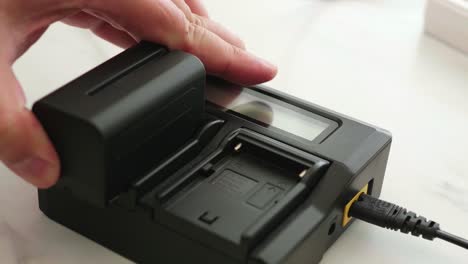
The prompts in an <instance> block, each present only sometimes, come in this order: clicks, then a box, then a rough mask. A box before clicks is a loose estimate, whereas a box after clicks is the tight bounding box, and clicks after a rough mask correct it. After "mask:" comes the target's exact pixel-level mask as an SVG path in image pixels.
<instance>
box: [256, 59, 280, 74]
mask: <svg viewBox="0 0 468 264" xmlns="http://www.w3.org/2000/svg"><path fill="white" fill-rule="evenodd" d="M257 58H258V59H259V61H260V62H261V63H262V64H263V65H264V66H265V67H267V68H270V69H274V70H275V71H276V69H277V67H276V65H275V64H273V63H271V62H269V61H267V60H265V59H263V58H260V57H257Z"/></svg>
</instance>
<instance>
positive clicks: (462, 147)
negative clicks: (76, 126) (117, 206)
mask: <svg viewBox="0 0 468 264" xmlns="http://www.w3.org/2000/svg"><path fill="white" fill-rule="evenodd" d="M206 4H207V6H208V9H209V11H210V12H211V15H212V17H213V18H215V19H216V20H218V21H220V22H222V23H223V24H225V25H226V26H227V27H229V28H231V29H232V30H234V31H236V32H237V33H238V34H239V35H240V36H241V37H243V38H244V40H245V41H246V43H247V47H248V48H249V49H250V50H252V51H254V52H256V53H257V54H259V55H261V56H264V57H266V58H268V59H270V60H271V61H273V62H275V63H276V64H278V65H279V69H280V70H279V75H278V77H277V78H276V79H275V80H273V81H272V82H270V83H269V84H268V85H270V86H272V87H275V88H276V89H281V90H283V91H286V92H288V93H290V94H292V95H295V96H298V97H301V98H305V99H307V100H310V101H312V102H314V103H317V104H319V105H322V106H325V107H328V108H331V109H333V110H336V111H338V112H341V113H344V114H346V115H349V116H352V117H355V118H358V119H361V120H363V121H366V122H368V123H371V124H375V125H378V126H380V127H383V128H385V129H388V130H390V131H391V132H392V133H393V136H394V140H393V145H392V151H391V155H390V160H389V164H388V170H387V173H386V179H385V184H384V190H383V193H382V197H383V198H384V199H387V200H390V201H394V202H396V203H399V204H401V205H405V206H406V207H408V208H410V209H413V210H415V211H416V212H419V213H421V214H423V215H425V216H427V217H429V218H432V219H434V220H436V221H438V222H440V223H441V225H442V227H444V228H446V229H447V230H448V231H453V232H454V233H456V234H459V235H462V236H464V237H468V224H467V222H468V155H467V150H468V118H467V117H468V56H465V55H463V54H461V53H459V52H457V51H455V50H452V49H451V48H449V47H447V46H445V45H444V44H442V43H440V42H438V41H436V40H434V39H432V38H430V37H428V36H426V35H424V34H423V17H424V5H425V3H424V1H423V0H411V1H408V0H379V1H376V0H334V1H331V0H330V1H325V0H288V1H285V0H282V1H280V0H237V1H229V0H223V1H221V0H209V1H206ZM155 26H157V25H155ZM117 52H119V49H117V48H115V47H112V46H111V45H108V44H106V43H103V42H102V41H100V40H97V39H96V38H94V37H92V36H91V34H90V33H88V32H86V31H82V30H77V29H72V28H69V27H67V26H64V25H57V26H53V27H52V28H51V30H50V31H49V32H48V33H47V34H46V35H45V36H44V37H43V38H42V39H41V40H40V41H39V43H38V44H37V45H35V46H34V47H33V48H32V49H31V50H30V51H29V52H28V53H27V54H26V55H25V56H23V57H22V58H21V59H20V60H19V61H18V62H17V64H16V65H15V70H16V73H17V75H18V78H19V79H20V80H21V83H22V85H23V86H24V87H25V90H26V94H27V97H28V100H29V102H30V104H31V103H32V102H34V101H35V100H37V99H38V98H40V97H41V96H44V95H45V94H47V93H48V92H51V91H52V90H54V89H56V88H57V87H59V86H60V85H62V84H64V83H66V82H67V81H69V80H71V79H73V78H75V77H77V76H78V75H79V74H81V73H84V72H85V71H87V70H89V69H91V68H92V67H94V66H96V65H97V64H99V63H101V62H103V61H105V60H106V59H108V58H109V57H110V56H112V55H114V54H116V53H117ZM345 261H346V263H361V264H362V263H392V264H394V263H434V264H436V263H437V264H438V263H446V264H448V263H468V251H466V250H462V249H461V248H458V247H455V246H452V245H450V244H447V243H445V242H442V241H434V242H427V241H424V240H422V239H418V238H413V237H411V236H408V235H404V234H400V233H393V232H390V231H387V230H384V229H380V228H377V227H373V226H369V225H367V224H364V223H358V222H356V223H355V224H354V225H353V226H352V227H351V228H350V229H349V231H348V232H346V233H345V234H344V235H343V236H342V237H341V238H340V239H339V240H338V241H337V242H336V243H335V244H334V245H333V246H332V247H331V249H330V250H329V251H328V252H327V253H326V254H325V256H324V258H323V261H322V263H324V264H325V263H328V264H330V263H344V262H345ZM0 263H28V264H30V263H48V264H50V263H122V264H123V263H130V262H129V261H128V260H125V259H123V258H122V257H120V256H118V255H116V254H114V253H112V252H111V251H109V250H107V249H104V248H103V247H101V246H99V245H97V244H95V243H93V242H91V241H90V240H88V239H86V238H84V237H82V236H80V235H78V234H76V233H74V232H72V231H70V230H68V229H66V228H65V227H62V226H60V225H58V224H56V223H54V222H52V221H50V220H48V219H47V218H46V217H45V216H44V215H43V214H42V213H41V212H40V211H39V209H38V207H37V198H36V190H35V189H34V188H33V187H31V186H29V185H27V184H26V183H24V182H23V181H22V180H20V179H18V178H16V177H15V176H13V175H12V174H11V173H10V172H8V171H7V170H6V169H5V168H4V167H1V166H0Z"/></svg>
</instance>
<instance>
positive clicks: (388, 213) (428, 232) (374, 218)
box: [349, 194, 468, 249]
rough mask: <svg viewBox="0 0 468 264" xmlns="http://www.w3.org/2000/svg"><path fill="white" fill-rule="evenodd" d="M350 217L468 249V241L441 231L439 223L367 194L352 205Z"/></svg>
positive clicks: (362, 195)
mask: <svg viewBox="0 0 468 264" xmlns="http://www.w3.org/2000/svg"><path fill="white" fill-rule="evenodd" d="M349 216H351V217H355V218H357V219H360V220H363V221H365V222H368V223H370V224H374V225H378V226H381V227H383V228H387V229H392V230H395V231H398V230H400V231H401V232H402V233H405V234H408V233H411V234H412V235H414V236H417V237H419V236H422V237H423V238H425V239H427V240H433V239H434V238H440V239H443V240H445V241H447V242H450V243H452V244H455V245H457V246H460V247H463V248H466V249H468V240H466V239H463V238H461V237H458V236H455V235H452V234H450V233H447V232H445V231H443V230H441V229H440V226H439V224H438V223H436V222H434V221H430V220H427V219H426V218H425V217H422V216H418V215H416V214H415V213H413V212H411V211H408V210H406V209H405V208H403V207H400V206H398V205H395V204H392V203H389V202H386V201H382V200H380V199H377V198H375V197H372V196H370V195H367V194H361V195H360V196H359V198H358V200H357V201H356V202H354V203H353V204H352V205H351V208H350V211H349Z"/></svg>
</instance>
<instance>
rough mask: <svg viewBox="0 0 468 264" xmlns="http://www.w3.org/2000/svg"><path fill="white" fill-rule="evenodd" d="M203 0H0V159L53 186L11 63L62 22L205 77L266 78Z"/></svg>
mask: <svg viewBox="0 0 468 264" xmlns="http://www.w3.org/2000/svg"><path fill="white" fill-rule="evenodd" d="M200 1H201V0H185V1H184V0H134V1H128V0H35V1H30V0H14V1H11V0H0V39H1V40H2V45H1V48H0V160H1V161H2V162H3V163H5V165H6V166H7V167H8V168H10V169H11V170H12V171H13V172H14V173H16V174H17V175H19V176H20V177H22V178H23V179H25V180H26V181H28V182H30V183H32V184H33V185H35V186H37V187H39V188H48V187H50V186H52V185H54V183H55V182H56V181H57V179H58V177H59V173H60V163H59V158H58V156H57V153H56V152H55V150H54V148H53V146H52V144H51V143H50V141H49V139H48V137H47V135H46V133H45V132H44V130H43V128H42V127H41V125H40V123H39V122H38V121H37V119H36V118H35V116H34V115H33V114H32V113H31V111H30V110H28V109H26V108H25V97H24V93H23V91H22V88H21V86H20V84H19V83H18V81H17V79H16V77H15V75H14V73H13V71H12V69H11V65H12V64H13V63H14V61H15V60H16V59H17V58H18V57H19V56H21V55H22V54H23V53H24V52H25V51H26V50H28V49H29V47H30V46H31V45H33V44H34V43H35V42H36V41H37V40H38V39H39V37H40V36H41V35H42V34H43V33H44V32H45V31H46V30H47V27H48V26H49V25H50V24H52V23H54V22H56V21H60V20H62V21H63V22H65V23H67V24H70V25H73V26H77V27H82V28H87V29H90V30H92V31H93V32H94V33H95V34H96V35H98V36H100V37H101V38H103V39H106V40H108V41H110V42H112V43H114V44H116V45H119V46H121V47H123V48H127V47H129V46H132V45H133V44H135V43H137V42H138V41H139V40H148V41H152V42H156V43H161V44H164V45H166V46H168V47H169V48H170V49H178V50H183V51H186V52H189V53H192V54H194V55H196V56H197V57H199V58H200V60H201V61H202V62H203V63H204V64H205V67H206V69H207V71H208V72H209V73H210V74H213V75H216V76H219V77H222V78H224V79H227V80H229V81H232V82H236V83H239V84H254V83H261V82H265V81H268V80H270V79H272V78H273V77H274V76H275V74H276V67H275V66H273V65H271V64H269V63H268V62H266V61H264V60H262V59H259V58H257V57H255V56H254V55H252V54H250V53H248V52H247V51H245V48H244V44H243V42H242V41H241V40H240V39H239V38H238V37H236V36H235V35H234V34H232V33H231V32H229V31H228V30H226V29H224V28H223V27H222V26H221V25H219V24H217V23H215V22H213V21H212V20H210V19H209V17H208V14H207V12H206V10H205V8H204V7H203V5H202V4H201V2H200Z"/></svg>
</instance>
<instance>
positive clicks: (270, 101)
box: [206, 83, 330, 141]
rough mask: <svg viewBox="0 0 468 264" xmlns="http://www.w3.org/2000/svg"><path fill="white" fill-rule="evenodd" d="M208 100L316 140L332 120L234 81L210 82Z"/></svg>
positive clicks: (229, 109) (267, 124)
mask: <svg viewBox="0 0 468 264" xmlns="http://www.w3.org/2000/svg"><path fill="white" fill-rule="evenodd" d="M206 96H207V100H208V101H209V102H211V103H213V104H215V105H217V106H219V107H221V108H222V109H223V110H224V111H232V112H235V113H237V114H240V115H241V116H244V117H247V118H248V119H253V120H255V121H257V123H260V124H261V125H263V126H266V127H270V126H271V127H275V128H277V129H280V130H283V131H286V132H288V133H291V134H294V135H296V136H299V137H301V138H304V139H306V140H309V141H313V140H314V139H316V138H317V137H318V136H319V135H321V134H322V133H323V132H324V131H325V130H327V128H329V126H330V122H327V121H329V120H324V118H323V117H320V116H317V115H315V114H313V113H311V112H309V111H306V110H304V109H302V108H299V107H296V106H294V105H291V104H288V103H286V102H283V101H280V100H278V99H276V98H273V97H270V96H268V95H266V94H263V93H261V92H259V91H256V90H253V89H250V88H244V87H240V86H235V85H214V84H210V83H208V84H207V95H206Z"/></svg>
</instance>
